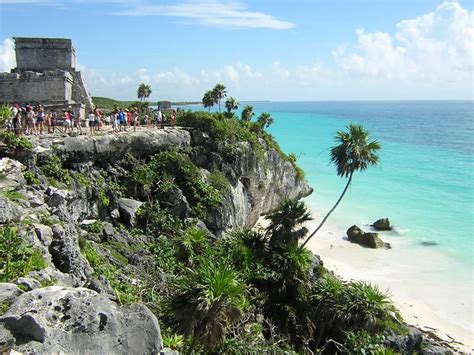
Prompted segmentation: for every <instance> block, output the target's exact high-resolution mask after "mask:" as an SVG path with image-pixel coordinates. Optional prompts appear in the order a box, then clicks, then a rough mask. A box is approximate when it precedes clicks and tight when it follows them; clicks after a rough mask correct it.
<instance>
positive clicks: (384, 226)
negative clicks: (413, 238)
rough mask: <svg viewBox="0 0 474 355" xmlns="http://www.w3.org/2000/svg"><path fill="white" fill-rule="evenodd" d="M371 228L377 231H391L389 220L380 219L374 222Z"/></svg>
mask: <svg viewBox="0 0 474 355" xmlns="http://www.w3.org/2000/svg"><path fill="white" fill-rule="evenodd" d="M372 227H374V228H375V229H377V230H379V231H390V230H392V225H391V224H390V220H389V219H388V218H381V219H378V220H376V221H375V222H374V223H373V224H372Z"/></svg>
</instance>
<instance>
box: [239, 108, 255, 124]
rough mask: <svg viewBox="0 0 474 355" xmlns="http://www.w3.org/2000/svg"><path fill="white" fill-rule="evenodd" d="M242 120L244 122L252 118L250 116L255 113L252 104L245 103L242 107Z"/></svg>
mask: <svg viewBox="0 0 474 355" xmlns="http://www.w3.org/2000/svg"><path fill="white" fill-rule="evenodd" d="M241 115H242V121H244V122H250V121H251V120H252V116H254V115H255V113H254V112H253V106H250V105H247V106H245V107H244V109H243V110H242V114H241Z"/></svg>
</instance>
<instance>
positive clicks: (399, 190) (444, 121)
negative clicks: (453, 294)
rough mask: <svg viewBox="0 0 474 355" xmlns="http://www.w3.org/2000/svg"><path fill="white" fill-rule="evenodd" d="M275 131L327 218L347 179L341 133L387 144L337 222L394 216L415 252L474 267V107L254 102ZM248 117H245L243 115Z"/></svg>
mask: <svg viewBox="0 0 474 355" xmlns="http://www.w3.org/2000/svg"><path fill="white" fill-rule="evenodd" d="M246 104H251V105H253V106H254V111H255V112H256V117H257V116H258V114H259V113H261V112H263V111H266V112H269V113H271V114H272V116H273V118H274V121H275V122H274V124H273V125H272V126H271V127H270V129H269V132H270V133H271V134H272V135H274V137H275V138H276V139H277V141H278V142H279V144H280V146H281V147H282V149H283V150H284V151H285V152H287V153H295V154H296V155H297V156H298V164H299V165H300V166H301V167H302V168H303V169H304V170H305V172H306V177H307V179H308V181H309V183H310V185H311V186H312V187H313V188H314V189H315V192H314V193H313V195H312V196H311V197H309V198H308V199H307V201H308V203H309V204H310V206H311V207H312V208H313V209H314V210H315V211H317V212H320V213H319V215H317V216H314V217H315V219H316V220H318V219H319V218H321V214H322V213H324V212H325V211H327V210H328V209H329V208H330V207H331V205H332V204H333V203H334V202H335V201H336V199H337V198H338V196H339V194H340V193H341V192H342V189H343V188H344V185H345V180H344V179H341V178H339V177H337V176H336V171H335V168H334V167H333V166H332V165H330V164H329V149H328V148H329V147H331V146H332V145H333V144H334V141H333V137H334V135H335V133H336V131H338V130H341V129H344V127H345V126H346V125H347V124H348V123H351V122H352V123H360V124H362V125H364V126H365V127H366V128H367V129H368V130H369V131H370V132H371V133H372V136H373V137H374V138H376V139H378V140H379V141H380V142H381V144H382V151H381V154H380V155H381V164H380V165H379V166H377V167H370V168H369V169H368V170H367V171H365V172H362V173H357V174H356V175H355V176H354V179H353V184H352V187H351V189H350V190H349V191H348V193H347V195H346V197H345V198H344V200H343V201H342V203H341V205H340V206H339V207H338V209H336V211H335V212H334V213H333V215H332V216H331V218H330V220H329V221H330V222H331V223H333V224H336V225H338V226H340V227H342V228H344V229H345V228H348V227H349V226H351V225H352V224H355V223H358V224H363V223H366V224H369V223H372V222H373V221H375V220H376V219H378V218H382V217H389V218H390V220H391V221H392V223H393V224H394V225H395V226H396V227H397V230H398V231H399V233H400V238H404V239H406V240H407V241H408V244H409V245H410V247H416V248H426V247H423V246H422V245H421V242H422V241H433V242H436V243H437V244H438V245H437V246H434V247H431V248H437V250H439V251H441V252H443V253H448V254H450V255H452V256H454V257H455V258H456V259H458V261H460V262H462V263H463V264H465V265H466V266H468V267H472V265H473V264H474V262H473V259H474V257H473V256H474V251H473V230H474V228H473V226H474V218H473V216H474V212H473V211H474V203H473V202H474V190H473V182H474V170H473V153H474V144H473V139H474V138H473V133H474V109H473V102H471V101H400V102H395V101H388V102H381V101H377V102H254V103H243V104H242V105H241V106H243V105H246ZM239 114H240V112H239Z"/></svg>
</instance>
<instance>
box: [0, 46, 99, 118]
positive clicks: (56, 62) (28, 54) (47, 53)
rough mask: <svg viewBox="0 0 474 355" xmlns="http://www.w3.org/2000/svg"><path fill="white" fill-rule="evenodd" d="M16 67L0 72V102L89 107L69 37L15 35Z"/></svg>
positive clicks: (53, 107)
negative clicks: (24, 36)
mask: <svg viewBox="0 0 474 355" xmlns="http://www.w3.org/2000/svg"><path fill="white" fill-rule="evenodd" d="M14 40H15V54H16V63H17V67H16V68H15V69H13V70H12V71H11V73H0V103H6V104H12V103H19V104H21V105H23V104H25V103H30V104H36V103H37V102H41V103H42V104H43V105H44V106H45V109H46V110H48V109H55V110H57V111H58V110H61V109H68V108H70V109H73V110H74V111H75V112H81V114H82V117H84V110H89V109H90V108H91V107H92V100H91V97H90V94H89V92H88V91H87V89H86V86H85V83H84V80H83V79H82V76H81V73H80V72H79V71H77V70H76V53H75V51H74V47H73V46H72V42H71V40H70V39H62V38H22V37H16V38H14Z"/></svg>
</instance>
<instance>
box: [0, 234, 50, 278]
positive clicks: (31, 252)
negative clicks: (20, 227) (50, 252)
mask: <svg viewBox="0 0 474 355" xmlns="http://www.w3.org/2000/svg"><path fill="white" fill-rule="evenodd" d="M46 266H47V263H46V261H45V260H44V258H43V255H42V254H41V251H40V250H38V249H34V248H32V247H31V246H30V245H29V244H27V243H26V242H25V241H24V240H23V239H22V238H21V237H19V236H17V233H16V229H15V228H13V227H9V226H6V227H3V228H1V229H0V282H10V281H12V280H15V279H17V278H19V277H23V276H26V275H28V273H30V272H31V271H35V270H41V269H44V268H45V267H46Z"/></svg>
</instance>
